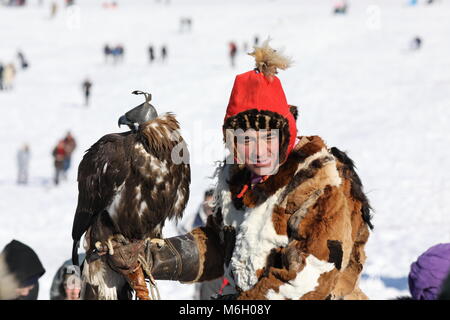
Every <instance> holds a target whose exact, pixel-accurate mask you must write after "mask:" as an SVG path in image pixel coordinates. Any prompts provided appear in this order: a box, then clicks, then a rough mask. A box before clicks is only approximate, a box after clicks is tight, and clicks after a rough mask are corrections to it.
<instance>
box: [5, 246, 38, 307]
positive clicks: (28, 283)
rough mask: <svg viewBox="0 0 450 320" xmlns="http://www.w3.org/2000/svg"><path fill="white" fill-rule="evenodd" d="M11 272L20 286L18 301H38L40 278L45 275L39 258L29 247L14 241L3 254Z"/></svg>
mask: <svg viewBox="0 0 450 320" xmlns="http://www.w3.org/2000/svg"><path fill="white" fill-rule="evenodd" d="M2 254H3V255H4V257H5V261H6V264H7V265H8V268H9V271H10V272H11V273H12V274H13V275H14V276H15V278H16V280H17V282H18V284H19V289H18V294H19V297H18V298H17V299H18V300H37V297H38V293H39V278H40V277H42V275H43V274H44V273H45V269H44V267H43V266H42V263H41V261H40V260H39V257H38V256H37V254H36V252H34V251H33V249H31V248H30V247H29V246H27V245H26V244H23V243H22V242H20V241H17V240H12V241H11V242H10V243H8V244H7V245H6V247H5V248H4V249H3V253H2Z"/></svg>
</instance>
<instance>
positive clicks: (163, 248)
mask: <svg viewBox="0 0 450 320" xmlns="http://www.w3.org/2000/svg"><path fill="white" fill-rule="evenodd" d="M155 240H156V241H155ZM108 258H109V263H110V265H111V267H112V268H113V269H115V270H117V271H119V272H121V273H124V274H127V273H129V272H132V271H134V270H136V268H138V267H139V266H140V265H141V263H142V265H144V266H145V268H144V270H146V271H147V273H148V271H149V272H150V273H151V275H147V276H149V277H151V276H153V278H154V279H157V280H176V281H181V282H190V281H194V280H195V279H196V278H197V276H198V273H199V269H200V258H199V250H198V246H197V243H196V241H195V238H194V236H193V235H192V234H191V233H187V234H185V235H181V236H176V237H172V238H167V239H151V240H139V241H134V242H131V243H129V244H120V243H117V244H116V246H115V247H114V254H113V255H112V256H109V257H108ZM142 259H144V261H142Z"/></svg>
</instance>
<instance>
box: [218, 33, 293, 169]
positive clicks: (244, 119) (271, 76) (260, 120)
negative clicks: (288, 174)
mask: <svg viewBox="0 0 450 320" xmlns="http://www.w3.org/2000/svg"><path fill="white" fill-rule="evenodd" d="M268 42H269V40H267V41H265V42H264V43H263V45H262V46H261V47H255V50H254V52H252V53H250V55H252V56H254V57H255V61H256V68H255V69H254V70H251V71H248V72H245V73H243V74H239V75H237V76H236V79H235V81H234V85H233V90H232V91H231V96H230V101H229V103H228V107H227V111H226V114H225V119H224V125H223V131H224V138H225V136H226V132H225V131H226V129H242V130H244V131H245V130H247V129H250V128H252V129H255V130H260V129H266V130H268V129H279V134H280V155H281V157H280V162H284V161H285V160H286V158H287V156H288V155H289V154H290V152H291V151H292V149H293V148H294V144H295V139H296V136H297V125H296V117H297V108H296V107H294V106H290V105H289V104H288V103H287V100H286V96H285V94H284V91H283V87H282V86H281V82H280V79H278V77H277V76H276V75H275V74H277V73H278V69H282V70H284V69H286V68H288V67H289V65H290V63H291V61H290V59H289V58H287V57H285V56H283V55H282V54H281V53H279V52H277V51H276V50H274V49H272V48H271V47H270V46H269V44H268Z"/></svg>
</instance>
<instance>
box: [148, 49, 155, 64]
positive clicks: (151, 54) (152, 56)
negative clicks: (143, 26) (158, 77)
mask: <svg viewBox="0 0 450 320" xmlns="http://www.w3.org/2000/svg"><path fill="white" fill-rule="evenodd" d="M148 58H149V60H150V63H152V62H153V61H154V60H155V52H154V50H153V46H152V45H150V46H149V47H148Z"/></svg>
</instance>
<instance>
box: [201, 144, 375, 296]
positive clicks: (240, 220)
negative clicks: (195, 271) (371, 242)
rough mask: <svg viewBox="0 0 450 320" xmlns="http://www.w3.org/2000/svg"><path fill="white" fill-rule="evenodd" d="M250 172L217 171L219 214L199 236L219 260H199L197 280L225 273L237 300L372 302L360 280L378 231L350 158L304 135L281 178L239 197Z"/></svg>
mask: <svg viewBox="0 0 450 320" xmlns="http://www.w3.org/2000/svg"><path fill="white" fill-rule="evenodd" d="M247 171H248V170H247V169H245V168H243V167H240V166H238V165H230V164H224V165H223V166H222V167H221V168H220V169H219V170H218V186H217V189H216V195H215V196H216V200H215V201H216V209H215V213H214V215H213V216H210V218H209V220H208V223H207V225H206V227H203V228H199V229H195V230H194V231H193V234H195V236H196V239H197V242H198V247H199V248H202V250H201V252H203V253H204V254H205V255H206V254H207V253H208V254H209V255H210V256H211V255H212V252H214V255H215V256H216V257H215V259H213V260H211V259H203V260H201V261H202V268H201V270H200V272H199V276H198V279H200V280H210V279H213V278H216V277H218V276H220V275H221V274H222V273H223V274H224V275H225V276H226V277H227V279H228V280H229V281H230V286H227V290H228V291H227V292H225V294H229V295H230V296H232V297H237V298H238V299H258V300H259V299H300V300H317V299H367V296H366V295H365V294H364V293H363V292H362V291H361V290H360V288H359V286H358V281H359V277H360V274H361V271H362V268H363V265H364V262H365V259H366V256H365V252H364V246H365V244H366V242H367V240H368V237H369V228H372V227H373V226H372V223H371V220H370V219H371V214H370V212H371V208H370V204H369V201H368V199H367V197H366V196H365V195H364V193H363V187H362V184H361V180H360V179H359V177H358V175H357V174H356V171H355V169H354V164H353V162H352V160H351V159H350V158H349V157H348V156H347V155H346V154H345V153H343V152H342V151H340V150H338V149H337V148H332V149H328V148H327V146H326V145H325V143H324V142H323V140H322V139H321V138H320V137H317V136H313V137H301V138H300V141H299V142H298V144H297V145H296V147H295V148H294V150H293V152H292V153H291V154H290V155H289V157H288V158H287V160H286V162H285V163H284V164H283V165H282V166H281V167H280V168H279V170H278V173H277V174H275V175H273V176H270V177H269V178H268V179H266V180H265V181H264V182H263V183H259V184H255V185H252V186H251V188H249V189H248V190H247V191H246V192H245V193H244V194H243V196H242V195H239V196H238V194H240V191H241V190H242V189H243V188H242V187H243V185H244V184H246V183H248V181H249V177H250V175H249V172H247ZM216 234H219V235H220V239H219V240H217V239H218V238H217V237H215V235H216ZM217 248H220V249H217ZM217 261H223V265H222V266H219V265H217Z"/></svg>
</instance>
